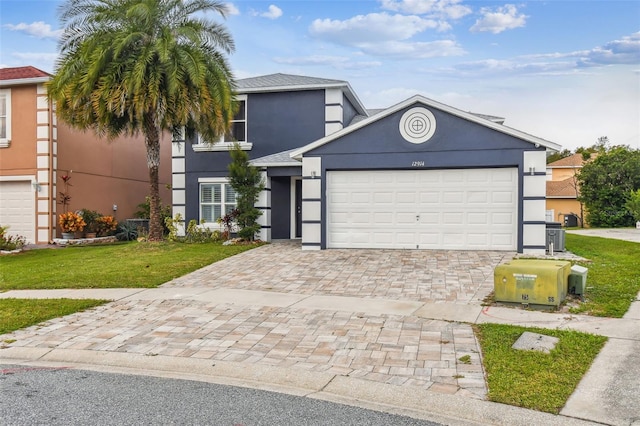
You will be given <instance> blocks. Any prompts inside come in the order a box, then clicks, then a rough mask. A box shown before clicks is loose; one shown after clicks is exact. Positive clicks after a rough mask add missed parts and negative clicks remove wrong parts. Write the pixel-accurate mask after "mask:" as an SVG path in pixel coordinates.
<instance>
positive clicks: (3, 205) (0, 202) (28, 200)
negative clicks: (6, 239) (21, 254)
mask: <svg viewBox="0 0 640 426" xmlns="http://www.w3.org/2000/svg"><path fill="white" fill-rule="evenodd" d="M34 203H35V201H34V192H33V189H32V188H31V182H29V181H15V182H14V181H10V182H0V225H2V226H7V225H9V231H8V233H9V234H10V235H22V236H24V237H26V239H27V241H28V242H31V243H32V242H34V241H35V204H34Z"/></svg>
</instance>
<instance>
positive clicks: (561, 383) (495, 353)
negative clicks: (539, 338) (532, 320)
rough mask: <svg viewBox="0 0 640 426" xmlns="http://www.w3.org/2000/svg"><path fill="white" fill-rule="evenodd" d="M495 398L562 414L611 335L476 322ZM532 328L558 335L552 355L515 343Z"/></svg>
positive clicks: (488, 382)
mask: <svg viewBox="0 0 640 426" xmlns="http://www.w3.org/2000/svg"><path fill="white" fill-rule="evenodd" d="M474 328H475V331H476V335H477V336H478V341H479V343H480V347H481V348H482V356H483V364H484V368H485V371H486V374H487V384H488V386H489V394H488V398H489V399H490V400H491V401H494V402H500V403H503V404H509V405H515V406H518V407H525V408H530V409H533V410H538V411H546V412H549V413H554V414H557V413H559V412H560V410H561V409H562V407H564V405H565V403H566V402H567V399H568V398H569V396H571V394H572V393H573V391H574V390H575V388H576V386H577V385H578V383H579V382H580V379H581V378H582V376H583V375H584V374H585V373H586V372H587V370H588V369H589V367H590V366H591V364H592V362H593V360H594V359H595V357H596V355H597V354H598V352H600V349H602V346H603V345H604V343H605V342H606V341H607V338H606V337H602V336H595V335H591V334H586V333H580V332H577V331H567V330H547V329H539V328H534V327H518V326H512V325H502V324H480V325H476V326H474ZM525 331H530V332H532V333H540V334H544V335H547V336H554V337H558V338H559V339H560V341H559V342H558V344H557V346H556V347H555V349H553V350H552V351H551V353H549V354H545V353H542V352H538V351H522V350H517V349H513V348H512V347H511V346H512V345H513V344H514V343H515V342H516V340H518V338H519V337H520V335H521V334H522V333H523V332H525Z"/></svg>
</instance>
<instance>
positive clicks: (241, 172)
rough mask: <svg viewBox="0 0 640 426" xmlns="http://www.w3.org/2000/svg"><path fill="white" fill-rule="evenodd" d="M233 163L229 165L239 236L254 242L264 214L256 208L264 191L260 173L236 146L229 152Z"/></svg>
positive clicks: (246, 155) (238, 146) (247, 156)
mask: <svg viewBox="0 0 640 426" xmlns="http://www.w3.org/2000/svg"><path fill="white" fill-rule="evenodd" d="M229 154H231V163H229V184H230V185H231V187H232V188H233V190H234V191H235V192H236V209H237V210H238V211H237V215H236V218H235V220H236V224H237V225H238V236H239V237H240V238H242V239H243V240H247V241H253V240H254V239H255V235H256V234H257V233H258V231H260V224H258V222H257V220H258V218H259V217H260V215H261V214H262V212H261V211H260V210H258V209H257V208H256V207H255V204H256V201H258V196H259V195H260V191H262V190H263V189H264V183H263V182H262V176H260V171H259V170H258V169H257V168H256V167H254V166H252V165H251V164H249V155H248V154H247V153H246V152H245V151H243V150H242V149H241V148H240V145H238V144H235V146H234V147H233V149H232V150H231V151H229Z"/></svg>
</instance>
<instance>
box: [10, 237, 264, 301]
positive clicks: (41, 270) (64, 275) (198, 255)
mask: <svg viewBox="0 0 640 426" xmlns="http://www.w3.org/2000/svg"><path fill="white" fill-rule="evenodd" d="M254 247H256V246H255V245H227V246H223V245H222V244H221V243H201V244H184V243H174V242H160V243H149V242H137V241H134V242H130V243H120V244H113V245H96V246H82V247H80V246H70V247H66V248H63V249H42V250H30V251H25V252H22V253H18V254H14V255H7V256H1V257H0V290H14V289H56V288H132V287H157V286H158V285H160V284H163V283H165V282H167V281H170V280H172V279H174V278H177V277H180V276H182V275H185V274H186V273H188V272H192V271H195V270H196V269H199V268H201V267H203V266H206V265H209V264H211V263H213V262H217V261H219V260H222V259H225V258H227V257H229V256H233V255H235V254H238V253H241V252H243V251H246V250H249V249H251V248H254Z"/></svg>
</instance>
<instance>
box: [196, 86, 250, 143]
mask: <svg viewBox="0 0 640 426" xmlns="http://www.w3.org/2000/svg"><path fill="white" fill-rule="evenodd" d="M236 101H237V102H238V104H239V105H238V112H236V115H235V116H234V117H233V120H231V126H230V128H229V131H228V132H227V133H226V134H225V135H224V136H223V137H221V138H220V140H219V141H218V142H216V143H213V144H209V143H207V142H206V141H203V140H201V139H200V135H198V142H197V143H196V144H194V145H192V146H193V150H194V151H196V152H201V151H228V150H229V149H231V148H232V147H233V145H234V144H235V143H238V144H239V145H240V148H242V149H244V150H247V151H248V150H250V149H251V148H252V147H253V144H252V143H251V142H248V141H247V95H239V96H237V97H236Z"/></svg>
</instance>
